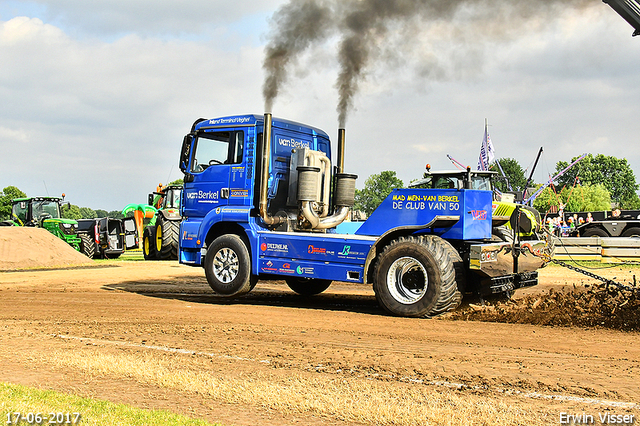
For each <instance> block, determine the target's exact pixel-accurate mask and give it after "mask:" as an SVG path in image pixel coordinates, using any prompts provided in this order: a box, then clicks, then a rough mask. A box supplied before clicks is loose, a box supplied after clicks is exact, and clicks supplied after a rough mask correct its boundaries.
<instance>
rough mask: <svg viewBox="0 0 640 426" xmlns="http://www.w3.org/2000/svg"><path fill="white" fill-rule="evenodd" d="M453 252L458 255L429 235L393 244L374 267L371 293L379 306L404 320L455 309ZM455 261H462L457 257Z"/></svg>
mask: <svg viewBox="0 0 640 426" xmlns="http://www.w3.org/2000/svg"><path fill="white" fill-rule="evenodd" d="M452 252H455V253H456V255H457V252H456V251H455V249H454V248H453V247H448V246H447V243H446V241H444V240H442V239H441V238H439V237H436V236H432V235H429V236H408V237H400V238H398V239H397V240H395V241H393V242H392V243H391V244H389V245H388V246H387V247H386V248H385V249H384V251H383V252H382V253H381V254H380V258H379V260H378V264H377V266H376V271H375V280H374V284H373V289H374V291H375V294H376V299H377V300H378V303H379V304H380V305H381V306H382V307H383V308H384V309H385V310H387V311H388V312H390V313H392V314H394V315H397V316H404V317H424V316H435V315H440V314H442V313H444V312H447V311H448V310H451V309H453V308H455V307H457V306H458V304H459V303H460V300H461V296H460V292H459V290H458V284H457V280H456V276H457V274H456V272H457V269H456V265H455V264H454V260H452V259H451V253H452ZM455 260H456V261H458V260H460V261H461V259H459V255H457V258H456V259H455ZM460 272H461V273H462V272H463V271H462V269H460Z"/></svg>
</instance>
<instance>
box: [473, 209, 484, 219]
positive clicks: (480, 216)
mask: <svg viewBox="0 0 640 426" xmlns="http://www.w3.org/2000/svg"><path fill="white" fill-rule="evenodd" d="M471 216H473V220H487V211H486V210H471Z"/></svg>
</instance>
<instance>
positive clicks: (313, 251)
mask: <svg viewBox="0 0 640 426" xmlns="http://www.w3.org/2000/svg"><path fill="white" fill-rule="evenodd" d="M308 250H309V254H327V249H326V248H321V247H314V246H312V245H310V246H309V249H308Z"/></svg>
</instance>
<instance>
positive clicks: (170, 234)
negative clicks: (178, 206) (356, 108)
mask: <svg viewBox="0 0 640 426" xmlns="http://www.w3.org/2000/svg"><path fill="white" fill-rule="evenodd" d="M179 228H180V223H179V222H177V221H173V220H167V219H165V218H164V217H163V216H162V215H160V214H159V215H158V217H157V219H156V239H155V240H156V252H157V257H158V258H159V259H173V260H177V259H178V234H179V232H180V229H179Z"/></svg>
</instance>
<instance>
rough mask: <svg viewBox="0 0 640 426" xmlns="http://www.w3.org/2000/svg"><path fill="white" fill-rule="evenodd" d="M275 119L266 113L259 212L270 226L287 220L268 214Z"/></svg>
mask: <svg viewBox="0 0 640 426" xmlns="http://www.w3.org/2000/svg"><path fill="white" fill-rule="evenodd" d="M272 123H273V117H272V115H271V114H270V113H268V112H265V113H264V130H263V133H262V164H261V170H262V174H261V176H260V201H259V206H258V210H259V212H260V217H261V218H262V220H263V221H264V223H265V224H266V225H268V226H274V225H280V224H281V223H283V222H284V220H285V218H283V217H280V216H270V215H269V213H268V212H267V208H268V203H269V200H268V196H269V166H270V165H271V128H272Z"/></svg>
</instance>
